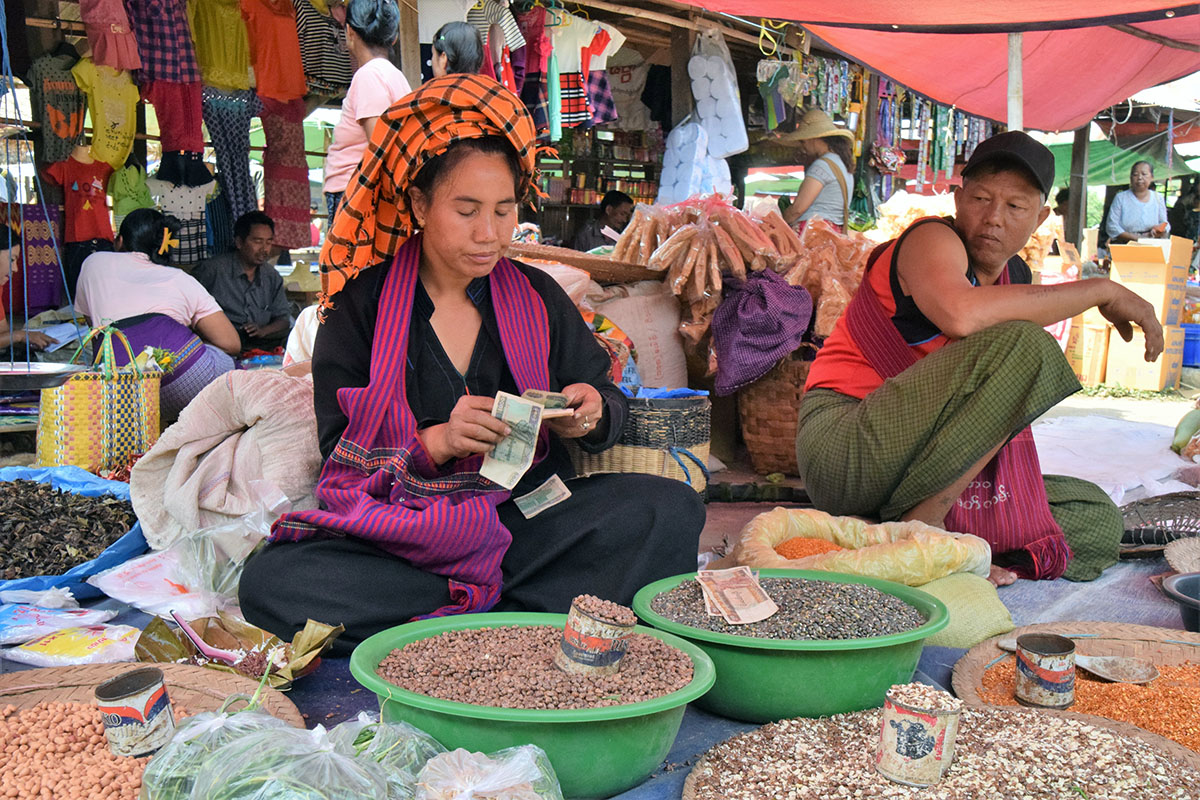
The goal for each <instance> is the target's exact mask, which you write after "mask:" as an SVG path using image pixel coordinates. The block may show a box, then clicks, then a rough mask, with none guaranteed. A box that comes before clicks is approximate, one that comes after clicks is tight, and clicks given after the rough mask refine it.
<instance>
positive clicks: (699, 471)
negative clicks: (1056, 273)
mask: <svg viewBox="0 0 1200 800" xmlns="http://www.w3.org/2000/svg"><path fill="white" fill-rule="evenodd" d="M711 417H712V403H711V402H710V401H709V399H708V398H707V397H679V398H671V399H643V398H634V399H631V400H630V401H629V418H628V419H627V420H626V421H625V430H624V432H622V434H621V438H620V439H619V440H618V441H617V443H616V444H615V445H613V446H612V447H610V448H609V449H607V450H605V451H604V452H602V453H586V452H584V451H583V449H582V448H580V447H577V446H574V445H571V446H569V450H570V453H571V461H572V463H573V464H574V465H575V472H577V473H578V474H579V475H596V474H601V473H608V472H642V473H646V474H648V475H661V476H662V477H664V478H674V479H675V480H677V481H683V482H684V483H687V484H688V485H689V486H691V487H692V488H693V489H695V490H696V491H697V492H703V491H704V489H705V488H706V487H707V486H708V448H709V443H710V441H711V438H712V428H711Z"/></svg>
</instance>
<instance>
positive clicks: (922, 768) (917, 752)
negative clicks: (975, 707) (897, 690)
mask: <svg viewBox="0 0 1200 800" xmlns="http://www.w3.org/2000/svg"><path fill="white" fill-rule="evenodd" d="M961 713H962V706H961V705H960V704H958V703H955V708H953V709H937V708H919V707H917V706H914V705H910V704H908V703H904V702H901V701H900V700H897V699H896V698H895V697H894V696H893V692H891V691H889V692H888V694H887V696H886V697H885V699H884V701H883V713H882V714H881V715H880V728H879V750H878V751H877V752H876V754H875V771H876V772H878V773H879V774H880V775H882V776H884V777H885V778H887V779H888V780H890V781H894V782H896V783H903V784H906V785H908V786H932V785H933V784H935V783H937V782H938V781H939V780H941V778H942V773H944V772H945V771H946V768H947V767H949V766H950V763H951V762H952V761H954V742H955V740H956V739H957V738H958V721H959V716H960V715H961Z"/></svg>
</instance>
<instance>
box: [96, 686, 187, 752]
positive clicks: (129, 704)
mask: <svg viewBox="0 0 1200 800" xmlns="http://www.w3.org/2000/svg"><path fill="white" fill-rule="evenodd" d="M96 705H98V706H99V707H100V714H101V715H102V716H103V717H104V736H105V738H107V739H108V749H110V750H112V751H113V753H114V754H115V755H118V756H131V757H135V758H136V757H140V756H148V755H150V754H152V753H155V752H157V751H158V749H159V748H160V747H162V746H163V745H164V744H166V743H167V740H168V739H170V738H171V734H173V733H174V732H175V716H174V715H173V714H172V713H171V700H170V698H169V697H167V687H166V685H165V684H164V683H163V674H162V670H161V669H157V668H155V667H142V668H140V669H135V670H131V671H129V672H125V673H122V674H120V675H118V676H117V677H115V678H112V679H111V680H107V681H105V682H104V683H102V684H100V685H99V686H97V687H96Z"/></svg>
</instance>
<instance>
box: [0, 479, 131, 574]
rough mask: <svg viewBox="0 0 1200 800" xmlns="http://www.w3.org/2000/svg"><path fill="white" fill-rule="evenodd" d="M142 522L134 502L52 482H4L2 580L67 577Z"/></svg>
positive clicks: (0, 492)
mask: <svg viewBox="0 0 1200 800" xmlns="http://www.w3.org/2000/svg"><path fill="white" fill-rule="evenodd" d="M136 522H137V517H136V515H135V514H134V513H133V506H132V505H130V503H129V501H127V500H121V499H119V498H116V497H113V496H111V495H104V496H101V497H84V496H83V495H79V494H74V493H72V492H66V491H63V490H61V489H56V488H54V487H53V486H51V485H50V484H48V483H38V482H37V481H27V480H15V481H5V482H3V483H0V565H3V566H0V579H3V580H14V579H16V578H24V577H27V576H31V575H61V574H62V573H64V572H66V571H67V570H69V569H70V568H71V567H73V566H75V565H76V564H82V563H83V562H85V561H89V560H91V559H93V558H95V557H96V556H98V555H100V553H102V552H104V549H105V548H106V547H108V546H109V545H110V544H112V543H113V542H115V541H116V540H117V539H120V538H121V537H122V536H124V535H125V534H126V533H128V532H129V529H130V528H132V527H133V526H134V523H136Z"/></svg>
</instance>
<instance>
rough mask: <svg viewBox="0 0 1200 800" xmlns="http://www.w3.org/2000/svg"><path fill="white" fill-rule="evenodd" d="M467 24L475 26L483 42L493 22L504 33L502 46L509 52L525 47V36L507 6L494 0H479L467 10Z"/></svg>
mask: <svg viewBox="0 0 1200 800" xmlns="http://www.w3.org/2000/svg"><path fill="white" fill-rule="evenodd" d="M467 22H468V23H469V24H471V25H473V26H475V30H477V31H479V38H480V39H482V40H483V41H485V42H486V41H487V38H488V29H489V28H490V27H491V26H492V23H493V22H494V23H496V24H497V25H499V26H500V29H501V30H502V31H504V44H505V45H507V46H508V49H509V50H518V49H520V48H522V47H524V46H525V34H523V33H522V32H521V26H520V25H518V24H517V20H516V18H515V17H514V16H513V14H512V12H511V11H509V10H508V6H507V4H506V5H501V4H500V3H497V2H496V0H481V2H479V3H476V4H475V5H474V6H472V7H471V8H470V9H468V10H467Z"/></svg>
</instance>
